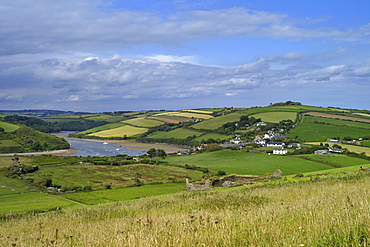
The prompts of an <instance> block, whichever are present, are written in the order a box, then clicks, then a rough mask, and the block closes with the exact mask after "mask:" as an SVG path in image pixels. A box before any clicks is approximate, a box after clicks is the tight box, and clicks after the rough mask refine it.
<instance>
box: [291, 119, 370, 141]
mask: <svg viewBox="0 0 370 247" xmlns="http://www.w3.org/2000/svg"><path fill="white" fill-rule="evenodd" d="M296 135H298V137H299V139H302V140H304V141H325V140H326V139H331V138H334V137H340V138H344V137H346V136H350V137H352V138H359V137H361V136H368V135H369V130H368V129H358V128H348V127H345V126H344V127H343V126H331V125H324V124H313V123H300V124H298V125H297V127H295V128H294V129H293V130H292V131H290V132H289V134H287V135H286V136H288V137H294V136H296Z"/></svg>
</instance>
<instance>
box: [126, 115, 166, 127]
mask: <svg viewBox="0 0 370 247" xmlns="http://www.w3.org/2000/svg"><path fill="white" fill-rule="evenodd" d="M123 123H127V124H131V125H134V126H138V127H146V128H149V127H155V126H159V125H162V124H163V122H161V121H157V120H154V119H147V118H143V117H142V118H132V119H129V120H125V121H123Z"/></svg>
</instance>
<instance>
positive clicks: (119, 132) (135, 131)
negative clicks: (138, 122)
mask: <svg viewBox="0 0 370 247" xmlns="http://www.w3.org/2000/svg"><path fill="white" fill-rule="evenodd" d="M104 126H105V125H104ZM147 131H148V129H147V128H141V127H134V126H131V125H123V126H121V127H117V128H113V129H107V130H102V131H98V132H94V133H92V134H89V135H88V136H98V137H103V138H104V137H106V138H109V137H124V136H127V137H132V136H135V135H139V134H142V133H145V132H147Z"/></svg>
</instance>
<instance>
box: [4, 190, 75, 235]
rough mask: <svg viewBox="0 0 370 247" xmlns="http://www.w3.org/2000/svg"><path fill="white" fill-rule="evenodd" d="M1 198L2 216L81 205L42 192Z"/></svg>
mask: <svg viewBox="0 0 370 247" xmlns="http://www.w3.org/2000/svg"><path fill="white" fill-rule="evenodd" d="M0 198H1V201H0V214H9V213H14V214H15V213H17V214H19V213H26V212H30V211H38V212H42V211H46V212H47V211H52V210H55V209H56V208H70V207H74V206H78V205H80V203H78V202H75V201H72V200H69V199H66V198H63V197H60V196H56V195H51V194H47V193H40V192H28V193H22V194H12V195H2V196H1V197H0ZM0 242H1V241H0Z"/></svg>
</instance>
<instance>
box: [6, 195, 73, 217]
mask: <svg viewBox="0 0 370 247" xmlns="http://www.w3.org/2000/svg"><path fill="white" fill-rule="evenodd" d="M77 205H79V203H77V202H74V201H71V200H68V199H65V198H63V197H58V196H55V195H50V194H46V193H40V192H28V193H21V194H13V195H0V214H8V213H26V212H29V211H50V210H55V208H57V207H59V208H69V207H73V206H77Z"/></svg>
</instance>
